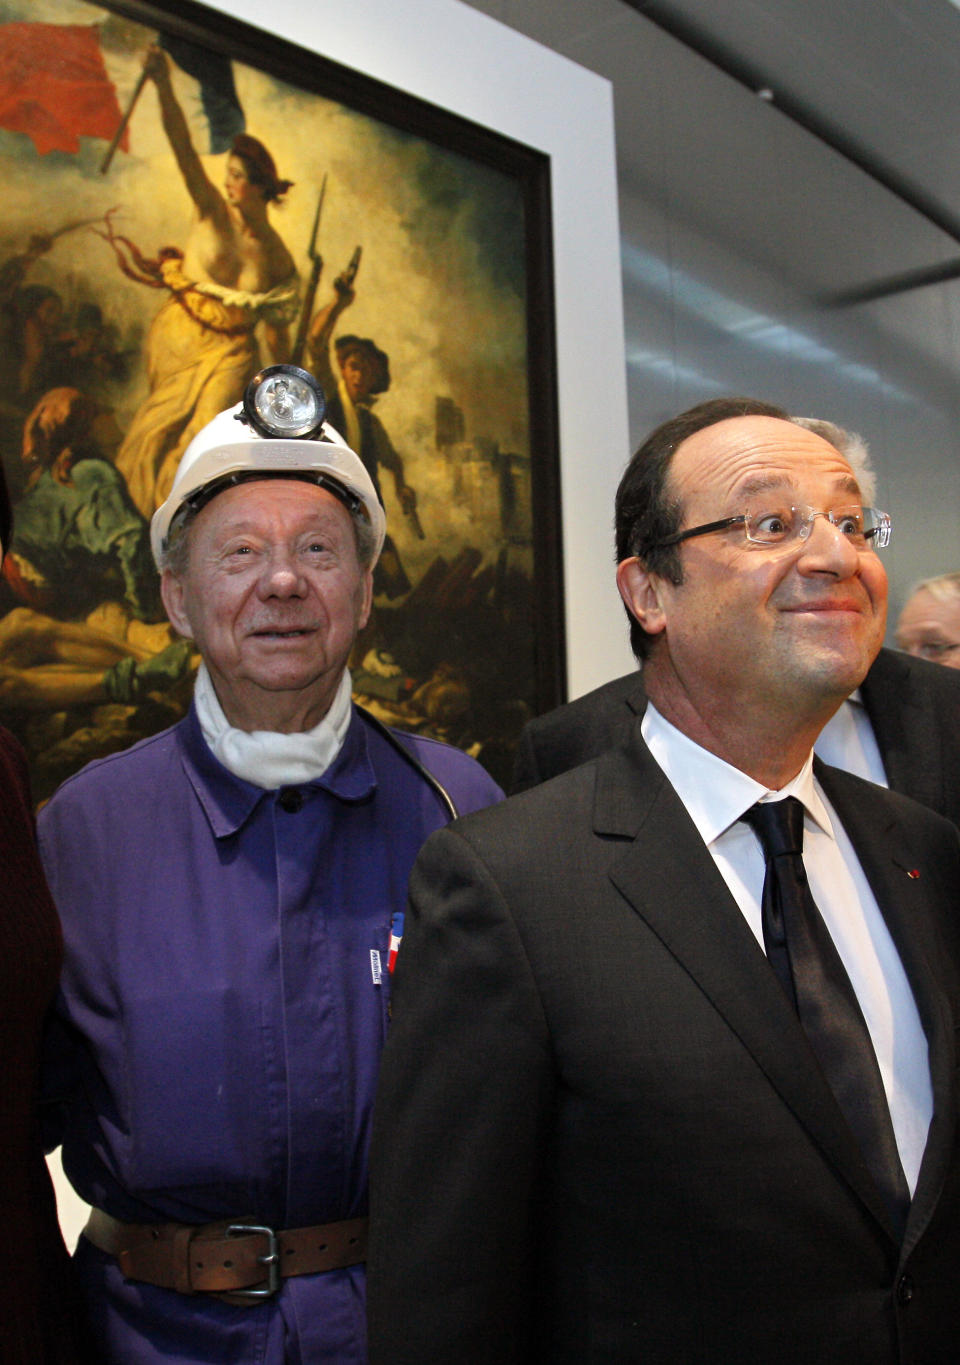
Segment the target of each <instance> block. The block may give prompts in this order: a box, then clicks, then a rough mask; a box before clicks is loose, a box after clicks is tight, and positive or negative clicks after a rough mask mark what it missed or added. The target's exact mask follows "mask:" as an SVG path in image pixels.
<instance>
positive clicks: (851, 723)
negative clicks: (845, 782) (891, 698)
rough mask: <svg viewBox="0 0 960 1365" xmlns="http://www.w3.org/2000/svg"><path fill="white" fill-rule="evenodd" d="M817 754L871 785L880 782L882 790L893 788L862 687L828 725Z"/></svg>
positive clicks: (820, 739) (836, 712)
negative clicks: (864, 702)
mask: <svg viewBox="0 0 960 1365" xmlns="http://www.w3.org/2000/svg"><path fill="white" fill-rule="evenodd" d="M813 752H814V753H815V754H816V755H817V757H818V758H822V759H823V761H824V763H830V764H832V766H833V767H834V768H842V769H843V770H844V772H846V773H856V775H857V777H865V778H866V779H867V781H868V782H876V784H877V786H878V787H889V785H890V784H889V782H888V781H887V774H886V772H885V770H884V767H883V759H882V758H881V756H880V745H879V744H878V743H877V737H876V735H875V734H874V733H873V726H872V725H871V724H870V717H869V716H868V715H867V708H866V707H865V706H864V704H863V698H862V697H861V696H860V689H859V687H858V688H857V690H856V692H852V693H851V694H850V696H849V697H847V699H846V701H845V702H844V703H843V705H842V706H840V707H839V708H838V709H837V710H836V711H835V712H834V714H833V715H832V716H831V717H830V719H829V720H828V721H827V723H826V725H825V726H824V727H823V729H822V730H821V731H820V733H819V735H818V736H817V742H816V744H815V745H814V746H813Z"/></svg>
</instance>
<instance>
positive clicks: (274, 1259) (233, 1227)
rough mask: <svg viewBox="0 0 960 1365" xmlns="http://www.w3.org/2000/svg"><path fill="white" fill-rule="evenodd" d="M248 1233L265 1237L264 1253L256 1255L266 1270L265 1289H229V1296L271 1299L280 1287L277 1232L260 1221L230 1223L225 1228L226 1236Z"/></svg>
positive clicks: (243, 1235)
mask: <svg viewBox="0 0 960 1365" xmlns="http://www.w3.org/2000/svg"><path fill="white" fill-rule="evenodd" d="M250 1233H259V1234H260V1235H261V1236H263V1237H266V1239H267V1252H266V1255H264V1256H258V1257H257V1264H258V1265H262V1266H263V1267H264V1269H265V1270H266V1272H267V1273H266V1281H267V1287H266V1288H265V1289H231V1290H230V1296H231V1298H233V1297H234V1296H237V1297H242V1298H245V1299H272V1298H273V1296H274V1294H276V1292H277V1290H278V1289H279V1288H280V1246H279V1243H278V1242H277V1234H276V1233H275V1232H274V1230H273V1228H268V1227H264V1226H263V1225H262V1224H260V1223H231V1224H230V1226H229V1227H228V1228H227V1236H228V1237H245V1236H247V1235H249V1234H250Z"/></svg>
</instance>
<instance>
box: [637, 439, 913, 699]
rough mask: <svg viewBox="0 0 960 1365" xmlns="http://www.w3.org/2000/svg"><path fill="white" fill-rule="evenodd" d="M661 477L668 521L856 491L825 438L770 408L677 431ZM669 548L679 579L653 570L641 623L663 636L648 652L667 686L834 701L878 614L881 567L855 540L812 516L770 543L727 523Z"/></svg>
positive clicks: (816, 502)
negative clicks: (647, 616) (655, 575)
mask: <svg viewBox="0 0 960 1365" xmlns="http://www.w3.org/2000/svg"><path fill="white" fill-rule="evenodd" d="M670 484H671V491H672V493H673V494H674V495H675V496H677V497H678V498H679V500H680V503H681V506H682V507H683V517H682V522H681V527H680V529H681V530H682V529H686V528H688V527H694V526H698V525H701V524H703V523H706V522H711V521H717V520H719V519H721V518H723V517H727V516H735V515H738V514H740V513H743V512H745V511H748V510H749V511H754V512H758V511H762V510H765V506H766V505H767V504H768V503H769V504H772V505H773V506H776V505H777V504H778V503H782V502H786V503H792V504H794V505H797V506H810V507H814V508H817V509H824V510H830V509H833V508H837V507H842V506H844V505H849V504H851V503H858V502H860V501H861V498H860V491H859V488H858V486H857V482H856V479H855V477H854V475H853V472H852V470H851V469H850V466H849V465H848V464H847V462H846V460H845V459H844V458H843V456H842V455H840V454H839V452H838V451H837V450H835V449H834V447H833V446H831V445H829V444H828V443H827V442H826V441H824V440H822V439H821V438H820V437H819V436H815V435H814V434H813V433H812V432H808V431H805V430H804V429H802V428H800V427H797V426H794V425H793V424H792V423H790V422H784V421H780V420H778V419H776V418H770V417H737V418H731V419H728V420H726V421H723V422H718V423H717V424H715V425H714V426H711V427H707V428H705V429H704V430H702V431H699V432H697V433H696V434H695V435H693V436H691V437H689V438H688V439H687V440H686V441H684V442H683V443H682V444H681V445H680V446H679V448H678V449H677V451H676V453H675V455H674V457H673V461H672V464H671V470H670ZM680 553H681V555H682V558H683V571H684V581H683V582H682V583H681V584H679V585H673V584H671V583H668V582H666V581H665V580H662V579H654V580H653V583H654V585H655V589H656V594H655V595H656V599H657V604H656V606H655V609H654V611H653V615H652V616H651V622H652V628H653V629H654V630H655V631H656V632H657V633H660V632H663V633H664V635H665V640H664V642H663V646H662V647H661V646H659V645H658V646H657V647H656V648H655V650H654V656H653V657H652V658H651V660H650V664H651V666H654V667H655V668H656V667H659V668H663V666H664V665H666V667H667V670H668V674H669V672H670V671H672V684H671V685H675V686H680V687H681V688H682V689H684V690H693V691H696V692H697V693H698V694H699V695H700V696H701V697H704V696H707V697H711V698H712V699H713V701H714V702H715V703H716V704H717V705H721V706H723V705H728V704H732V703H733V701H734V699H737V700H738V701H740V702H743V703H745V704H746V705H747V706H753V707H768V708H770V707H775V706H780V707H781V708H785V709H786V710H787V711H788V712H789V710H790V708H791V704H795V705H797V706H806V705H807V703H808V702H809V703H810V704H812V705H813V706H814V707H815V706H816V705H817V702H818V699H819V701H820V702H821V703H822V702H824V701H825V700H827V699H829V698H836V699H837V700H838V701H839V700H840V699H842V698H843V697H844V696H846V695H847V694H849V693H850V692H851V691H852V690H853V689H854V688H855V687H857V686H858V685H859V683H860V682H861V681H862V679H863V677H864V675H865V674H866V672H867V669H868V668H869V666H870V664H871V663H872V662H873V659H874V658H875V657H876V654H877V651H878V650H879V648H880V645H881V643H882V640H883V632H884V624H885V621H886V601H887V581H886V574H885V572H884V569H883V566H882V564H881V563H880V560H879V559H878V557H877V555H876V553H875V552H874V551H872V550H867V551H858V550H857V549H856V547H855V546H854V545H852V544H851V542H850V541H849V539H847V538H846V537H845V536H844V534H843V533H842V532H841V531H840V530H839V529H838V528H836V527H834V526H832V525H831V524H830V523H829V522H828V521H827V520H826V519H825V518H823V517H817V518H816V519H815V521H814V523H813V528H812V530H811V532H810V535H809V537H808V538H807V539H806V540H805V541H797V542H795V543H793V544H792V545H788V546H784V547H782V548H761V547H759V546H756V545H752V544H750V543H749V542H748V541H747V540H746V538H745V536H744V532H743V527H742V525H735V526H732V527H730V528H729V529H727V530H725V531H720V532H717V533H713V534H709V535H704V536H700V537H696V538H692V539H690V540H688V541H685V542H684V543H683V544H682V545H681V547H680ZM648 600H649V599H648ZM650 628H651V626H650V625H649V624H648V629H650ZM663 650H665V651H666V657H664V654H663ZM704 689H706V690H705V691H704Z"/></svg>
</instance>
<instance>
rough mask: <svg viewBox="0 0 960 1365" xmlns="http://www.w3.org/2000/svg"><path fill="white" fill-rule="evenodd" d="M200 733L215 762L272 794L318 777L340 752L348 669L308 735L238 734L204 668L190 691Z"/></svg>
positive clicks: (304, 732) (347, 699)
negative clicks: (224, 711)
mask: <svg viewBox="0 0 960 1365" xmlns="http://www.w3.org/2000/svg"><path fill="white" fill-rule="evenodd" d="M193 702H194V705H195V706H196V708H197V716H198V718H199V721H200V729H201V730H202V731H203V737H204V739H205V740H206V741H207V744H208V745H209V746H210V748H211V749H212V750H213V752H214V754H216V756H217V758H218V759H219V760H220V762H221V763H222V764H223V766H224V767H225V768H227V769H228V770H229V771H230V772H232V773H233V775H234V776H235V777H242V778H243V780H244V781H245V782H252V783H253V784H254V785H255V786H257V787H264V788H266V790H267V791H273V790H274V789H275V788H276V787H290V786H295V785H296V784H297V783H298V782H312V781H313V779H314V778H316V777H321V776H322V775H323V774H324V773H325V772H326V771H327V769H328V768H329V767H330V764H331V763H332V762H333V760H334V759H335V758H336V756H337V754H338V753H339V752H340V750H341V749H342V747H343V741H344V740H345V739H346V737H347V730H348V729H349V726H350V717H351V705H350V670H349V669H344V671H343V677H342V678H341V679H340V686H339V687H338V688H337V692H336V696H335V697H334V699H333V702H332V704H331V706H330V710H329V711H328V712H327V714H326V715H325V716H324V717H323V719H322V720H321V721H320V723H319V725H315V726H314V727H313V729H312V730H301V731H299V732H298V733H297V734H293V735H284V734H281V733H280V731H279V730H237V729H236V728H235V727H234V726H232V725H231V724H230V722H229V721H228V720H227V718H226V716H225V715H224V713H223V707H222V706H221V705H220V700H219V698H218V697H217V694H216V692H215V690H214V686H213V681H212V679H211V677H210V674H209V673H208V672H207V666H206V664H203V663H201V665H200V667H199V669H198V670H197V681H196V685H195V687H194V691H193Z"/></svg>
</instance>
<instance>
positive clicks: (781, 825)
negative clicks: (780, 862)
mask: <svg viewBox="0 0 960 1365" xmlns="http://www.w3.org/2000/svg"><path fill="white" fill-rule="evenodd" d="M740 819H741V820H743V821H745V823H746V824H748V825H749V826H750V828H751V829H752V830H753V831H754V832H755V833H756V835H757V838H758V839H759V840H760V843H761V844H762V845H763V852H764V856H765V857H766V858H778V857H779V856H780V855H781V854H782V853H803V802H802V801H798V800H797V798H796V797H795V796H786V797H784V799H783V800H782V801H758V802H757V804H756V805H755V806H751V807H750V809H749V810H748V811H744V813H743V815H741V817H740Z"/></svg>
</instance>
